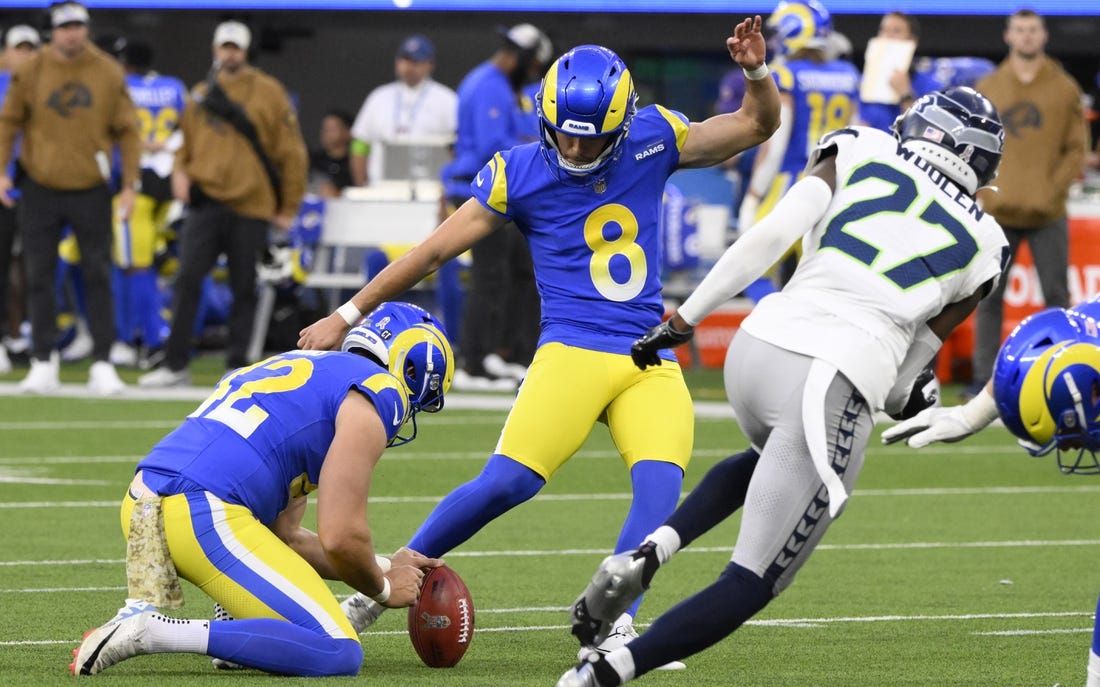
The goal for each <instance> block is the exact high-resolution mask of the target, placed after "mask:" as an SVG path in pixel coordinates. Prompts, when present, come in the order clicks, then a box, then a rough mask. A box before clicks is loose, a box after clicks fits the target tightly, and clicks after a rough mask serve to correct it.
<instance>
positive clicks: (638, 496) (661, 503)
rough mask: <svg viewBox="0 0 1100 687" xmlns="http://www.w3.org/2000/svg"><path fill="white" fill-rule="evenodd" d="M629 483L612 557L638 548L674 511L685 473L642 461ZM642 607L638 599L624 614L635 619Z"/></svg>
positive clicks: (631, 473)
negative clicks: (627, 507) (628, 497)
mask: <svg viewBox="0 0 1100 687" xmlns="http://www.w3.org/2000/svg"><path fill="white" fill-rule="evenodd" d="M630 482H631V485H632V486H633V489H634V497H633V499H631V502H630V512H629V513H627V515H626V522H624V523H623V528H622V530H621V531H620V532H619V540H618V542H617V543H616V544H615V553H621V552H623V551H630V550H632V549H635V548H637V547H638V545H639V544H641V543H642V542H643V541H644V540H645V537H646V535H647V534H649V533H650V532H652V531H653V530H655V529H657V528H658V527H659V526H660V525H661V523H662V522H664V521H665V518H667V517H668V515H669V513H671V512H672V511H673V510H675V508H676V502H677V501H679V500H680V487H681V486H682V485H683V483H684V471H683V470H682V469H681V468H680V466H679V465H676V464H674V463H666V462H663V461H658V460H642V461H639V462H637V463H635V464H634V467H633V468H631V470H630ZM641 603H642V597H638V599H637V600H636V601H635V602H634V603H633V604H631V606H630V608H628V609H627V610H626V612H627V613H629V614H630V615H631V616H633V615H636V614H637V612H638V606H639V605H640V604H641Z"/></svg>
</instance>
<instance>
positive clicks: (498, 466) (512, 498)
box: [409, 453, 546, 558]
mask: <svg viewBox="0 0 1100 687" xmlns="http://www.w3.org/2000/svg"><path fill="white" fill-rule="evenodd" d="M544 484H546V482H545V480H543V479H542V477H540V476H539V475H538V474H537V473H535V471H534V470H532V469H531V468H529V467H527V466H525V465H520V464H519V463H517V462H516V461H514V460H512V459H511V458H508V457H507V456H502V455H500V454H499V453H494V454H493V455H492V456H490V457H489V462H487V463H486V464H485V468H484V469H482V471H481V474H480V475H478V476H477V477H475V478H474V479H473V480H471V481H469V482H467V483H466V484H463V485H462V486H460V487H458V488H456V489H455V490H454V491H452V492H451V493H450V494H447V496H445V497H444V498H443V500H442V501H440V502H439V505H438V506H436V507H435V508H434V509H433V510H432V512H431V513H430V514H429V515H428V518H427V519H426V520H425V521H424V524H422V525H421V526H420V529H418V530H417V531H416V534H414V535H413V538H412V540H411V541H410V542H409V548H410V549H412V550H413V551H419V552H420V553H422V554H424V555H425V556H430V557H432V558H436V557H439V556H442V555H443V554H445V553H447V552H448V551H450V550H452V549H453V548H455V547H456V546H458V545H459V544H461V543H462V542H464V541H466V540H467V539H469V538H470V537H472V536H474V535H475V534H477V532H478V530H480V529H481V528H482V527H485V525H488V524H489V523H490V522H492V521H493V520H494V519H495V518H496V517H497V516H498V515H500V514H502V513H505V512H506V511H508V510H510V509H511V508H513V507H515V506H518V505H519V504H521V503H523V502H524V501H526V500H527V499H529V498H531V497H532V496H534V495H535V494H537V493H538V492H539V490H540V489H542V487H543V485H544Z"/></svg>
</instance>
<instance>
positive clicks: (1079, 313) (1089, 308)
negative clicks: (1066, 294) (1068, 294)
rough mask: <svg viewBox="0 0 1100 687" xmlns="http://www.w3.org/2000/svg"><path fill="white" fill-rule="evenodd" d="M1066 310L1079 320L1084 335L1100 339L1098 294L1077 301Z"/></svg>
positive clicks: (1099, 302)
mask: <svg viewBox="0 0 1100 687" xmlns="http://www.w3.org/2000/svg"><path fill="white" fill-rule="evenodd" d="M1067 312H1068V313H1069V314H1070V315H1071V316H1072V317H1075V318H1076V319H1077V320H1078V321H1079V323H1080V326H1081V329H1082V330H1083V331H1084V332H1085V334H1086V335H1088V336H1090V337H1092V338H1094V339H1100V295H1097V296H1093V297H1092V298H1090V299H1088V300H1087V301H1082V302H1081V303H1078V304H1077V305H1075V306H1073V307H1072V308H1070V309H1069V310H1068V311H1067Z"/></svg>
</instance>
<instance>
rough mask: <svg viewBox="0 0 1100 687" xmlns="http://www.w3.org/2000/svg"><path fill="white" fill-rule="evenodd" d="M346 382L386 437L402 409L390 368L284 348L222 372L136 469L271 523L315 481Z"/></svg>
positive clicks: (152, 483)
mask: <svg viewBox="0 0 1100 687" xmlns="http://www.w3.org/2000/svg"><path fill="white" fill-rule="evenodd" d="M350 389H355V390H356V391H359V392H360V393H362V394H363V395H365V396H366V397H367V398H368V399H370V401H371V403H373V404H374V407H375V409H376V410H377V411H378V415H379V417H381V419H382V425H383V426H384V427H385V428H386V437H387V439H393V437H394V436H396V435H397V431H398V430H399V429H400V428H401V426H402V425H403V424H404V423H405V420H406V419H407V418H408V416H409V412H410V408H409V399H408V396H407V394H406V392H405V391H404V390H403V388H402V386H401V383H400V382H399V381H398V380H397V378H396V377H394V376H393V375H391V374H390V373H389V372H388V371H387V370H386V369H385V368H383V367H381V366H380V365H378V364H376V363H374V362H372V361H370V360H368V359H367V358H364V357H362V356H359V355H355V354H353V353H341V352H334V351H292V352H290V353H283V354H281V355H276V356H273V357H271V358H268V359H267V360H263V361H261V362H258V363H256V364H255V365H250V366H248V367H243V368H241V369H239V370H236V371H234V372H231V373H229V374H227V375H226V376H225V377H223V378H222V380H221V382H219V383H218V386H217V388H215V389H214V392H213V393H212V394H211V395H210V396H209V397H208V398H207V399H206V401H204V402H203V404H202V405H200V406H199V407H198V408H197V409H196V410H195V411H194V412H193V413H191V414H190V415H189V416H187V419H186V420H184V422H183V424H181V425H180V426H179V427H178V428H176V429H175V430H174V431H173V432H171V433H170V434H169V435H168V436H166V437H164V439H162V440H161V441H160V443H158V444H157V445H156V446H155V447H153V450H152V451H151V452H150V453H149V455H148V456H146V457H145V458H144V459H143V460H142V461H141V462H140V463H138V466H137V469H138V470H144V471H145V472H144V475H143V477H144V479H145V483H146V484H147V485H148V486H149V487H150V488H151V489H153V490H154V491H157V492H158V493H161V494H171V493H178V492H183V491H191V490H195V489H202V490H205V491H209V492H211V493H213V494H214V495H216V496H218V497H219V498H221V499H223V500H224V501H227V502H229V503H236V504H240V505H243V506H246V507H247V508H249V509H250V510H251V511H252V512H253V513H254V514H255V515H256V517H257V518H258V519H259V520H260V522H263V523H264V524H270V523H271V522H272V521H274V520H275V518H276V516H278V514H279V513H280V512H282V510H283V509H285V508H286V505H287V503H288V501H289V499H290V498H291V497H296V496H301V495H303V494H308V493H309V492H311V491H313V490H314V489H316V488H317V484H318V481H319V479H320V474H321V464H322V463H323V462H324V460H325V455H326V454H327V452H328V448H329V444H331V443H332V438H333V436H334V435H335V432H336V412H337V410H339V408H340V404H341V403H343V401H344V398H345V397H346V396H347V393H348V391H349V390H350Z"/></svg>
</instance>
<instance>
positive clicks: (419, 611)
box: [409, 565, 474, 668]
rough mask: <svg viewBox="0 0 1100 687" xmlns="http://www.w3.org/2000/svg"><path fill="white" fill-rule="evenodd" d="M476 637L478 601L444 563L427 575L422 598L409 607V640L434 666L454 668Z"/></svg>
mask: <svg viewBox="0 0 1100 687" xmlns="http://www.w3.org/2000/svg"><path fill="white" fill-rule="evenodd" d="M473 637H474V601H473V599H471V598H470V590H469V589H467V588H466V583H465V582H463V581H462V578H461V577H459V576H458V573H456V572H455V571H454V570H452V569H451V568H450V567H448V566H446V565H444V566H443V567H441V568H432V569H431V570H429V571H428V574H426V575H424V580H423V587H422V588H421V591H420V599H419V600H418V601H417V602H416V603H415V604H413V605H412V606H410V607H409V639H411V640H412V644H413V648H414V649H416V653H417V654H418V655H419V656H420V660H422V661H424V663H425V664H426V665H427V666H429V667H431V668H450V667H452V666H454V665H456V664H458V662H459V661H461V660H462V657H463V656H464V655H466V650H467V649H469V648H470V640H471V639H473Z"/></svg>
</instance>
